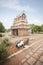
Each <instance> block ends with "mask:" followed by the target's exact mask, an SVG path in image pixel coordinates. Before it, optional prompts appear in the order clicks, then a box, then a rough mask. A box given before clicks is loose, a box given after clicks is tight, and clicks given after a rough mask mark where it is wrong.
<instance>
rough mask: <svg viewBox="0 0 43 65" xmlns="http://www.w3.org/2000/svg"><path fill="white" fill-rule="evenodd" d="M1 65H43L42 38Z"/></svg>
mask: <svg viewBox="0 0 43 65" xmlns="http://www.w3.org/2000/svg"><path fill="white" fill-rule="evenodd" d="M3 65H43V37H42V38H40V40H39V41H37V42H36V43H34V44H33V45H32V46H31V47H30V48H28V49H25V50H23V51H22V52H20V53H19V54H17V55H16V56H13V57H11V58H10V59H9V60H7V61H6V62H5V63H3Z"/></svg>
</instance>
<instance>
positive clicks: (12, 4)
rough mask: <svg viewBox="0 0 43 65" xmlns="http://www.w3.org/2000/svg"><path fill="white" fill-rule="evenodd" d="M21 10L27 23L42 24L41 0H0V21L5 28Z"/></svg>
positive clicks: (42, 7) (8, 26)
mask: <svg viewBox="0 0 43 65" xmlns="http://www.w3.org/2000/svg"><path fill="white" fill-rule="evenodd" d="M23 11H24V12H25V14H26V16H27V20H28V23H29V24H36V25H42V24H43V0H0V21H1V22H2V23H3V25H4V26H5V28H7V29H8V28H10V27H11V26H12V23H13V21H14V18H15V17H16V16H17V15H19V14H20V13H22V12H23Z"/></svg>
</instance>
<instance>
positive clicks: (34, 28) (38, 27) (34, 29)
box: [30, 24, 41, 32]
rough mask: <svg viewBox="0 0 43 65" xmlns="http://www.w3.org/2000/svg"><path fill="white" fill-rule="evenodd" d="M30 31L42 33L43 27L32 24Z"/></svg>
mask: <svg viewBox="0 0 43 65" xmlns="http://www.w3.org/2000/svg"><path fill="white" fill-rule="evenodd" d="M30 29H31V30H33V31H34V32H40V31H41V26H38V25H34V24H32V25H30Z"/></svg>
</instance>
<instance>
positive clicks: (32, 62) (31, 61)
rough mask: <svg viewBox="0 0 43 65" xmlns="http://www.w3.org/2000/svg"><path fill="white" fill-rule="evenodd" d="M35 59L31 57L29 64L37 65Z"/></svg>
mask: <svg viewBox="0 0 43 65" xmlns="http://www.w3.org/2000/svg"><path fill="white" fill-rule="evenodd" d="M35 61H36V60H35V59H34V58H33V57H30V58H29V59H28V60H27V62H28V63H29V64H30V65H33V64H34V63H35Z"/></svg>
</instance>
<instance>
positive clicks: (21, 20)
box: [11, 13, 29, 36]
mask: <svg viewBox="0 0 43 65" xmlns="http://www.w3.org/2000/svg"><path fill="white" fill-rule="evenodd" d="M11 30H12V35H14V36H28V35H29V32H28V30H29V24H28V22H27V18H26V15H25V13H22V14H20V15H18V16H17V17H16V18H15V19H14V23H13V25H12V27H11Z"/></svg>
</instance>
